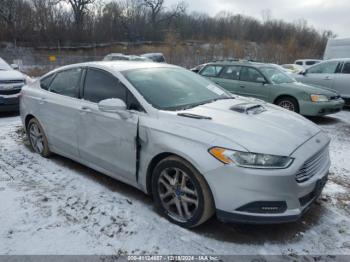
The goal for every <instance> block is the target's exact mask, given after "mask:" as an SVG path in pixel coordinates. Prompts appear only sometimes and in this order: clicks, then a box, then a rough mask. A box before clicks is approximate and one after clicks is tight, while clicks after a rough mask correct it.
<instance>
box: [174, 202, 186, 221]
mask: <svg viewBox="0 0 350 262" xmlns="http://www.w3.org/2000/svg"><path fill="white" fill-rule="evenodd" d="M175 205H176V210H177V213H178V215H179V216H180V217H181V218H182V217H183V216H184V215H183V212H182V208H181V202H180V200H179V199H178V198H176V199H175Z"/></svg>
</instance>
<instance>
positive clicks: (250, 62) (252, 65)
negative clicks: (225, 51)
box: [206, 60, 276, 67]
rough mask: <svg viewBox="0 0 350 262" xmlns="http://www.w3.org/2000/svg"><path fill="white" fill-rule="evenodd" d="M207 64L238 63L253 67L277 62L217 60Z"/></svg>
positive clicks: (223, 64) (227, 64) (226, 64)
mask: <svg viewBox="0 0 350 262" xmlns="http://www.w3.org/2000/svg"><path fill="white" fill-rule="evenodd" d="M206 65H222V66H230V65H237V66H243V65H244V66H251V67H262V66H271V67H273V66H276V65H275V64H269V63H261V62H252V61H244V60H242V61H225V60H223V61H215V62H210V63H207V64H206Z"/></svg>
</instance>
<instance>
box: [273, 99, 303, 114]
mask: <svg viewBox="0 0 350 262" xmlns="http://www.w3.org/2000/svg"><path fill="white" fill-rule="evenodd" d="M275 104H276V105H278V106H280V107H282V108H284V109H287V110H289V111H292V112H295V113H299V112H300V110H299V103H298V101H297V100H296V99H295V98H293V97H289V96H284V97H281V98H279V99H277V101H276V103H275Z"/></svg>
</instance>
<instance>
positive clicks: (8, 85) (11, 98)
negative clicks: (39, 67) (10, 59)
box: [0, 58, 26, 112]
mask: <svg viewBox="0 0 350 262" xmlns="http://www.w3.org/2000/svg"><path fill="white" fill-rule="evenodd" d="M14 68H18V66H17V65H12V67H11V66H10V65H9V64H7V63H6V62H5V61H4V60H3V59H1V58H0V112H12V111H17V112H18V109H19V96H20V92H21V89H22V87H23V86H24V85H25V83H26V76H25V75H23V74H22V73H21V72H19V71H17V70H14Z"/></svg>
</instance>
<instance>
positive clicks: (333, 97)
mask: <svg viewBox="0 0 350 262" xmlns="http://www.w3.org/2000/svg"><path fill="white" fill-rule="evenodd" d="M340 98H341V96H340V95H337V96H331V97H330V98H329V100H338V99H340Z"/></svg>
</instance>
